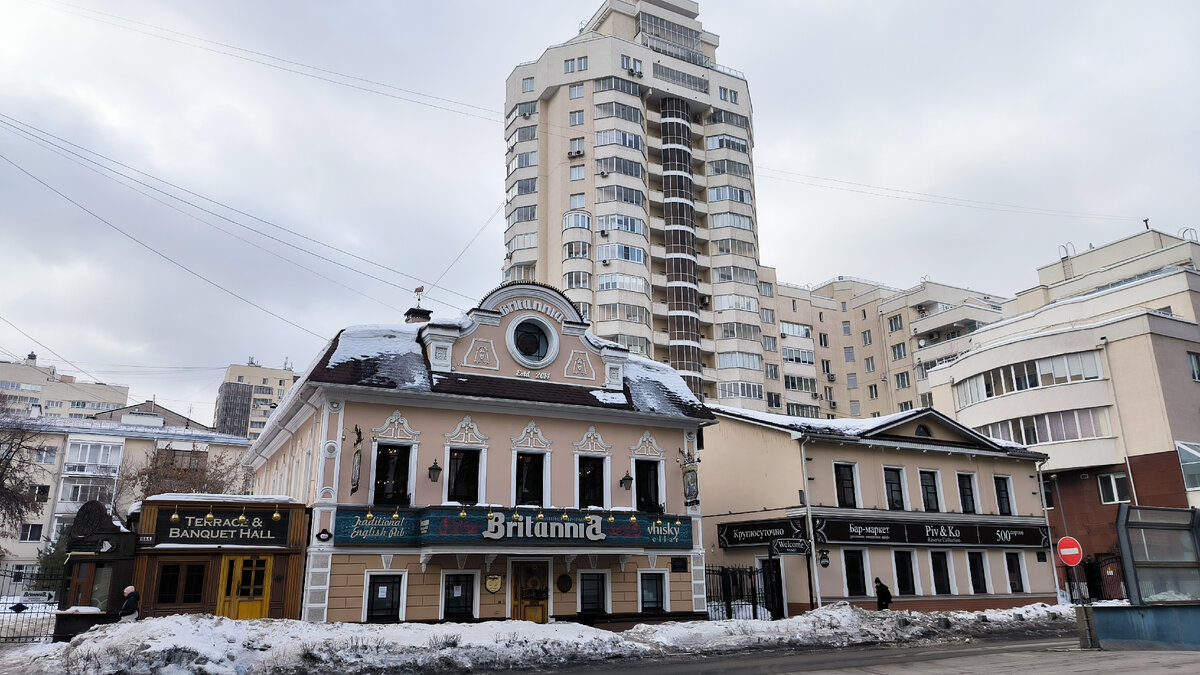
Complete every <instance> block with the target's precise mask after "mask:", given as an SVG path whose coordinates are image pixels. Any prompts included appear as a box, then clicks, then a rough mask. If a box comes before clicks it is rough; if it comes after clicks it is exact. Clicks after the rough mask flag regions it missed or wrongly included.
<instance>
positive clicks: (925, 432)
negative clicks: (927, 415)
mask: <svg viewBox="0 0 1200 675" xmlns="http://www.w3.org/2000/svg"><path fill="white" fill-rule="evenodd" d="M916 435H917V436H923V437H925V438H933V432H932V431H930V430H929V427H927V426H925V425H924V424H918V425H917V431H916Z"/></svg>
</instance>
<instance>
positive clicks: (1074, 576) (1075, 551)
mask: <svg viewBox="0 0 1200 675" xmlns="http://www.w3.org/2000/svg"><path fill="white" fill-rule="evenodd" d="M1057 548H1058V557H1059V559H1060V560H1062V561H1063V564H1064V565H1066V566H1067V567H1069V568H1070V569H1071V591H1072V592H1071V597H1072V599H1074V598H1075V596H1076V595H1077V594H1078V595H1079V596H1080V598H1079V599H1080V602H1079V603H1078V604H1081V605H1082V604H1084V603H1083V602H1082V600H1083V598H1082V595H1083V594H1082V593H1079V573H1078V572H1077V571H1076V570H1075V566H1076V565H1078V564H1079V563H1080V562H1081V561H1082V560H1083V547H1082V546H1080V545H1079V540H1078V539H1076V538H1075V537H1063V538H1062V539H1059V540H1058V547H1057Z"/></svg>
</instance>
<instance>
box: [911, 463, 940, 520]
mask: <svg viewBox="0 0 1200 675" xmlns="http://www.w3.org/2000/svg"><path fill="white" fill-rule="evenodd" d="M925 471H928V472H932V473H933V485H934V487H936V488H937V501H938V509H939V511H938V512H939V513H946V491H945V490H943V489H942V472H941V470H940V469H929V468H925V467H920V468H918V469H917V486H918V487H919V488H920V489H921V510H922V511H925V488H924V487H923V486H921V473H922V472H925ZM925 513H931V512H930V511H925Z"/></svg>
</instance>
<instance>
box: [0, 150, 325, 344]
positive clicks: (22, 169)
mask: <svg viewBox="0 0 1200 675" xmlns="http://www.w3.org/2000/svg"><path fill="white" fill-rule="evenodd" d="M0 159H3V160H4V161H6V162H8V163H9V164H11V165H12V166H13V167H14V168H15V169H17V170H18V171H20V172H21V173H23V174H25V175H26V176H29V177H30V178H32V179H33V180H35V181H37V182H38V183H39V184H41V185H42V187H45V188H46V189H47V190H50V191H51V192H53V193H54V194H56V195H58V196H59V197H61V198H63V199H64V200H66V201H68V202H70V203H71V204H73V205H74V206H75V207H76V208H78V209H79V210H81V211H83V212H84V213H86V214H88V215H90V216H91V217H93V218H95V219H96V220H98V221H100V222H101V223H104V224H105V225H107V226H108V227H109V228H110V229H112V230H114V231H115V232H117V233H118V234H120V235H121V236H123V237H125V238H126V239H129V240H130V241H132V242H133V243H135V244H137V245H138V246H141V247H142V248H144V249H146V250H147V251H150V252H151V253H153V254H154V255H156V256H158V257H160V258H162V259H163V260H165V261H167V262H169V263H171V264H172V265H174V266H176V267H178V268H179V269H181V270H183V271H184V272H187V273H188V274H190V275H192V276H194V277H196V278H197V279H199V280H201V281H203V282H204V283H206V284H208V285H210V286H212V287H214V288H217V289H219V290H221V291H224V292H225V293H227V294H229V295H231V296H233V297H235V298H237V299H238V300H241V301H242V302H244V303H246V304H247V305H250V306H251V307H253V308H255V309H257V310H259V311H261V312H265V313H267V314H270V315H271V316H273V317H275V318H276V319H279V320H280V321H282V322H284V323H286V324H288V325H289V326H292V327H293V328H297V329H299V330H302V331H304V332H305V333H308V334H309V335H311V336H313V337H315V338H317V339H319V340H324V339H326V338H325V336H323V335H321V334H320V333H316V332H314V331H311V330H309V329H308V328H305V327H304V326H301V325H300V324H298V323H296V322H295V321H292V320H291V319H287V318H285V317H283V316H280V315H279V314H276V313H275V312H272V311H271V310H269V309H267V308H266V307H263V306H262V305H260V304H258V303H257V302H254V301H253V300H250V299H248V298H245V297H243V296H241V295H238V294H237V293H235V292H233V291H231V290H229V289H228V288H226V287H224V286H222V285H221V284H218V283H217V282H215V281H213V280H212V279H209V278H208V277H206V276H204V275H203V274H200V273H199V272H196V271H194V270H192V269H191V268H190V267H188V266H186V265H184V264H183V263H181V262H179V261H178V260H175V259H174V258H172V257H170V256H168V255H166V254H165V253H162V252H161V251H159V250H158V249H156V248H154V247H152V246H150V245H149V244H147V243H145V242H143V241H142V240H140V239H138V238H137V237H135V236H133V235H131V234H129V233H128V232H126V231H125V230H122V229H121V228H119V227H117V226H116V225H114V224H112V223H111V222H109V221H107V220H105V219H104V218H103V217H101V216H100V215H99V214H97V213H96V212H95V211H92V210H91V209H89V208H87V207H86V206H84V205H83V204H80V203H79V202H77V201H75V200H74V199H71V198H70V197H68V196H67V195H66V194H64V193H62V192H61V191H59V190H58V189H57V188H55V187H54V186H52V185H50V184H49V183H47V182H46V181H44V180H42V179H41V178H38V177H37V176H35V175H33V174H32V173H30V172H29V171H27V170H25V167H23V166H21V165H20V164H17V163H16V162H14V161H12V160H11V159H9V158H8V157H7V156H6V155H4V154H2V153H0ZM10 325H11V324H10ZM59 358H62V357H61V356H59ZM64 360H65V359H64Z"/></svg>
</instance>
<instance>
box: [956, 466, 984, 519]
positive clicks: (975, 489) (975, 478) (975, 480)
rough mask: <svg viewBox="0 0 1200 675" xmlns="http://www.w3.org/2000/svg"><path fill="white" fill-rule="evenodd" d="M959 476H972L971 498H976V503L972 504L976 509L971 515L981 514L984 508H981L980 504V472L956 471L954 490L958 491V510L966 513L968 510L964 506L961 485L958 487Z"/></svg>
mask: <svg viewBox="0 0 1200 675" xmlns="http://www.w3.org/2000/svg"><path fill="white" fill-rule="evenodd" d="M959 476H970V477H971V498H972V499H974V500H975V503H974V504H972V505H971V506H972V507H973V508H974V509H975V510H974V511H972V512H971V515H976V516H977V515H979V513H980V511H982V509H981V508H980V505H979V474H978V472H971V471H956V472H954V491H955V492H957V493H958V512H959V513H966V512H967V511H966V509H964V508H963V503H962V490H961V489H959V487H958V477H959Z"/></svg>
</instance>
